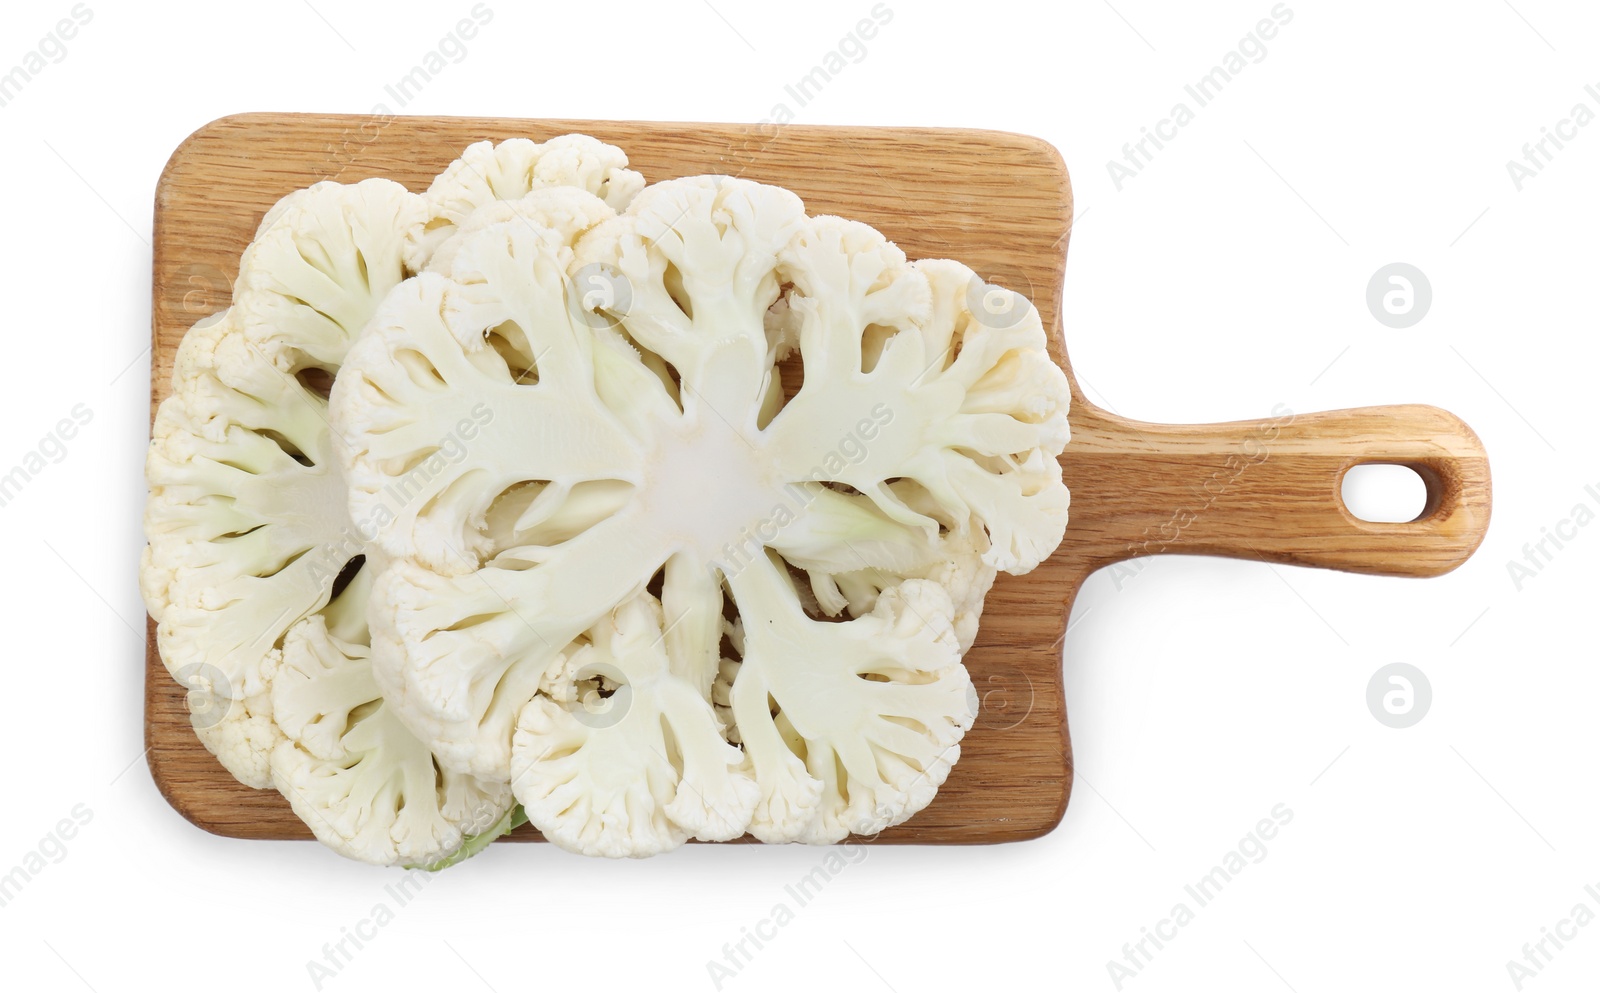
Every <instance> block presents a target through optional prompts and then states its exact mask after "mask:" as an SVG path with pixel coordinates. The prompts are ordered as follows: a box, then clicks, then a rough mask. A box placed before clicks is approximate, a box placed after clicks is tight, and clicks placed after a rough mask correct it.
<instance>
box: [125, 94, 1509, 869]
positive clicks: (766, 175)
mask: <svg viewBox="0 0 1600 993" xmlns="http://www.w3.org/2000/svg"><path fill="white" fill-rule="evenodd" d="M573 131H577V132H583V133H586V134H590V135H593V136H595V137H597V138H599V139H601V140H603V141H608V142H612V143H614V144H616V145H619V146H621V147H622V148H623V149H625V150H626V151H627V153H628V156H629V158H630V160H631V162H632V165H633V167H634V168H636V169H638V170H639V171H640V172H642V173H643V174H644V176H645V178H646V179H647V180H649V181H652V182H654V181H657V180H663V179H669V178H672V177H676V176H685V175H694V174H700V173H723V174H728V175H736V176H743V177H745V178H747V179H753V180H759V181H761V182H767V183H776V184H779V185H782V186H786V187H788V188H790V189H792V190H794V191H795V192H796V193H798V194H799V195H800V196H801V197H802V198H803V199H804V200H805V202H806V205H807V207H808V209H809V211H810V212H811V213H813V214H823V213H827V214H841V215H844V216H847V217H851V218H855V219H857V220H861V221H865V222H867V223H868V224H871V225H873V226H875V227H877V228H878V229H879V230H881V231H883V232H884V234H886V235H887V236H888V237H889V238H891V239H892V240H894V241H895V242H897V243H898V244H899V245H900V247H901V248H903V249H904V250H905V252H906V254H907V255H909V256H910V257H912V258H929V257H937V258H955V259H959V260H961V261H963V262H965V263H967V264H968V265H970V266H971V267H972V268H974V269H975V270H977V271H978V272H979V273H980V274H982V275H983V276H984V277H985V278H986V279H988V280H989V281H991V282H994V283H997V284H1000V285H1003V286H1006V287H1008V288H1011V289H1014V290H1017V291H1019V292H1021V293H1023V294H1024V295H1026V296H1028V297H1030V298H1031V299H1032V300H1033V302H1034V303H1035V304H1036V305H1037V306H1038V308H1039V312H1040V314H1041V315H1042V317H1043V319H1044V325H1045V327H1046V328H1048V329H1049V330H1050V349H1051V352H1052V354H1053V355H1054V357H1055V359H1056V361H1058V362H1060V363H1061V365H1062V366H1063V368H1066V369H1067V372H1068V375H1069V377H1070V375H1071V368H1070V367H1069V366H1068V364H1067V356H1066V352H1065V350H1064V347H1063V344H1062V336H1061V327H1060V315H1061V292H1062V275H1063V268H1064V266H1065V263H1066V250H1067V242H1068V235H1069V234H1070V232H1071V228H1072V217H1073V214H1072V192H1071V187H1070V184H1069V182H1068V178H1067V170H1066V167H1065V165H1064V164H1063V163H1062V161H1061V157H1060V155H1059V154H1057V152H1056V151H1055V149H1054V148H1052V147H1051V146H1050V145H1048V144H1046V143H1045V142H1043V141H1040V140H1038V139H1035V138H1027V137H1022V136H1019V135H1013V134H1004V133H1000V132H993V131H966V130H945V129H927V128H829V127H808V126H800V125H788V126H784V127H781V128H774V127H757V126H744V125H725V124H655V123H640V122H606V121H517V120H500V119H468V118H420V117H419V118H383V117H335V116H321V115H285V114H248V115H242V116H238V117H228V118H224V119H222V120H219V121H216V122H214V123H212V124H208V125H206V126H205V127H203V128H201V129H200V130H199V131H197V132H195V134H193V135H191V136H190V137H189V138H188V139H187V140H186V141H185V142H184V143H183V144H182V145H181V146H179V148H178V149H177V151H176V152H174V153H173V156H172V160H171V161H170V162H169V163H168V165H167V168H166V170H165V171H164V172H163V173H162V175H161V179H160V182H159V184H158V185H157V188H156V203H155V246H154V249H155V255H154V258H155V266H154V268H155V273H154V278H155V284H154V296H153V308H152V309H153V315H152V343H153V352H152V361H151V368H152V372H151V397H150V399H151V409H152V414H153V412H154V408H155V405H156V404H158V403H160V401H161V400H162V399H163V398H165V397H166V395H167V393H168V392H169V381H170V378H171V374H172V360H173V355H174V353H175V351H176V350H177V347H178V342H179V340H180V339H181V338H182V337H183V334H184V331H185V330H186V329H187V328H188V327H189V326H190V325H191V324H193V323H194V322H195V321H196V320H197V319H199V318H201V317H204V316H206V315H207V314H210V313H212V312H214V311H217V310H221V309H223V308H225V307H227V306H228V305H229V302H230V288H231V286H232V283H233V279H234V276H235V275H236V273H237V271H238V269H237V267H238V260H239V255H240V253H241V252H242V251H243V249H244V247H245V245H246V244H247V243H248V242H249V241H250V238H251V236H252V234H253V233H254V232H255V228H256V225H257V224H258V223H259V221H260V219H261V215H262V214H263V212H265V211H266V209H267V208H268V207H270V206H271V205H272V204H273V203H274V202H275V201H276V200H278V198H279V197H281V196H283V195H285V194H287V193H289V192H290V191H292V190H295V189H298V188H301V187H304V186H309V185H310V184H312V183H314V182H317V181H319V180H325V179H333V180H339V181H342V182H356V181H359V180H362V179H366V178H368V177H371V176H385V177H388V178H390V179H394V180H397V181H399V182H401V183H404V184H405V185H406V186H408V187H410V188H411V189H412V190H415V191H419V192H420V191H421V190H423V189H425V188H426V186H427V184H428V182H429V181H430V180H431V178H432V177H433V176H434V175H435V174H437V173H438V172H440V171H441V170H442V169H444V167H445V166H446V165H448V164H449V163H450V162H451V160H453V159H454V158H455V157H456V156H457V155H458V154H459V153H460V151H461V150H462V149H463V148H465V147H466V146H467V145H469V144H471V143H472V142H475V141H480V140H483V139H486V138H487V139H494V140H500V139H505V138H511V137H515V136H527V137H531V138H534V139H536V140H542V139H545V138H549V137H551V136H554V135H558V134H564V133H567V132H573ZM1072 399H1073V405H1074V406H1073V410H1072V414H1071V422H1072V442H1071V444H1070V445H1068V446H1067V451H1066V454H1065V455H1064V456H1063V458H1062V460H1061V461H1062V464H1063V467H1064V471H1065V473H1066V479H1067V483H1068V485H1069V487H1070V488H1071V491H1072V511H1071V523H1070V525H1069V527H1068V529H1067V536H1066V541H1065V542H1064V543H1063V544H1062V546H1061V548H1060V549H1059V550H1058V551H1057V552H1056V553H1055V555H1054V556H1052V557H1051V558H1050V560H1049V561H1048V562H1046V563H1044V564H1043V565H1042V566H1040V567H1039V568H1038V569H1036V570H1035V571H1034V572H1033V573H1031V574H1029V575H1027V576H1001V577H1000V579H999V581H998V582H997V583H996V584H995V587H994V591H993V592H992V593H991V594H990V596H989V599H988V602H987V604H986V606H985V607H984V613H983V625H982V630H981V633H980V634H979V636H978V641H977V644H976V645H975V646H974V647H973V649H972V651H971V652H970V653H969V654H968V655H967V660H966V662H967V667H968V669H969V670H970V672H971V674H972V679H973V681H974V683H975V684H976V685H977V688H978V693H979V696H980V697H981V698H982V700H983V705H984V709H983V712H982V714H981V716H980V717H979V719H978V722H977V726H976V727H974V728H973V730H972V731H971V733H970V734H968V735H967V738H966V740H965V741H964V742H963V744H962V751H961V760H960V762H959V764H958V765H957V766H956V767H955V769H954V771H953V772H952V773H951V775H950V778H949V780H948V782H947V783H946V784H945V786H944V788H943V789H941V790H940V791H939V795H938V797H937V799H936V800H935V801H934V802H933V804H932V805H931V806H930V807H928V808H927V809H926V810H924V811H922V812H921V813H919V814H918V815H917V816H916V817H914V818H913V819H912V820H911V821H909V822H908V823H906V824H904V825H902V826H900V827H898V828H894V829H891V830H889V831H887V832H885V833H884V834H883V835H882V836H881V837H880V840H881V841H887V842H909V843H935V842H937V843H952V842H954V843H970V842H998V841H1018V840H1023V839H1027V838H1034V837H1037V836H1039V835H1041V834H1044V833H1045V832H1047V831H1049V830H1050V829H1051V828H1053V827H1055V825H1056V824H1057V823H1058V822H1059V821H1060V820H1061V817H1062V814H1063V813H1064V812H1065V810H1066V804H1067V797H1068V795H1069V794H1070V792H1071V789H1072V746H1071V742H1070V741H1069V738H1068V734H1067V713H1066V706H1065V702H1064V700H1063V693H1062V678H1061V646H1062V642H1063V640H1064V638H1065V636H1066V624H1067V615H1068V612H1069V611H1070V610H1071V607H1072V601H1073V598H1074V597H1075V596H1076V594H1077V591H1078V587H1079V586H1080V585H1081V584H1082V583H1083V581H1084V579H1085V578H1086V577H1087V576H1088V575H1089V574H1090V573H1091V572H1093V571H1094V570H1096V569H1098V568H1101V567H1102V566H1106V565H1110V564H1112V563H1115V562H1118V561H1121V560H1124V559H1129V558H1134V557H1137V556H1141V555H1149V554H1161V553H1167V552H1187V553H1198V554H1207V555H1226V556H1233V557H1239V558H1249V559H1261V560H1266V561H1271V562H1286V563H1292V564H1295V565H1309V566H1321V567H1325V568H1330V569H1344V570H1348V571H1351V572H1366V573H1382V574H1388V575H1406V576H1436V575H1440V574H1442V573H1445V572H1448V571H1449V570H1451V569H1453V568H1455V567H1456V566H1457V565H1459V564H1461V563H1462V562H1463V561H1465V560H1466V558H1467V557H1468V556H1469V555H1471V554H1472V552H1473V550H1474V549H1475V548H1476V547H1477V546H1478V544H1479V542H1480V541H1482V539H1483V535H1484V531H1485V529H1486V528H1487V527H1488V523H1489V502H1490V501H1489V465H1488V461H1487V459H1486V458H1485V455H1484V451H1483V446H1482V445H1481V444H1480V442H1479V441H1478V438H1477V436H1476V435H1474V434H1473V433H1472V430H1471V429H1470V428H1468V427H1467V426H1466V425H1465V424H1463V423H1462V422H1461V421H1460V420H1458V419H1457V418H1455V417H1454V416H1452V415H1450V414H1448V413H1446V412H1445V411H1442V410H1438V409H1436V408H1432V407H1422V406H1397V407H1369V408H1365V409H1361V410H1345V411H1334V412H1331V413H1320V414H1289V413H1287V412H1283V411H1279V412H1277V413H1275V414H1273V415H1269V416H1268V417H1266V418H1265V419H1264V420H1261V421H1240V422H1236V423H1231V424H1213V425H1203V426H1171V425H1161V424H1146V423H1141V422H1137V421H1130V420H1126V419H1124V418H1121V417H1118V416H1115V415H1113V414H1110V413H1108V412H1106V411H1103V410H1100V409H1099V408H1097V407H1095V406H1094V405H1093V404H1091V403H1089V402H1088V401H1087V400H1086V399H1085V398H1084V396H1083V393H1082V391H1081V390H1080V389H1079V388H1078V386H1077V383H1076V382H1074V383H1073V387H1072ZM1367 462H1388V463H1399V464H1403V465H1408V466H1411V467H1412V468H1414V469H1416V470H1417V471H1418V472H1419V473H1420V474H1421V475H1422V477H1423V479H1424V480H1425V481H1426V483H1427V487H1428V501H1427V508H1426V510H1425V511H1424V513H1423V515H1422V517H1421V518H1420V519H1418V520H1416V521H1414V522H1411V523H1409V524H1372V523H1367V522H1364V521H1360V520H1357V519H1356V518H1354V517H1353V516H1351V514H1350V513H1349V512H1348V511H1346V510H1345V508H1344V506H1343V504H1342V503H1341V501H1340V498H1339V488H1340V481H1341V478H1342V476H1343V474H1344V472H1345V470H1346V469H1348V468H1350V467H1351V466H1353V465H1357V464H1361V463H1367ZM184 695H185V690H184V689H183V687H181V686H179V685H178V684H177V683H175V682H174V681H173V680H172V679H171V678H170V677H169V676H168V675H167V673H166V671H165V669H164V668H163V667H162V665H161V660H160V659H159V658H158V657H157V654H156V650H155V637H154V625H153V624H152V625H151V633H150V636H149V649H148V653H147V658H146V691H145V708H146V732H145V740H146V744H147V745H148V746H149V753H148V755H149V763H150V771H151V773H152V774H153V775H154V777H155V781H156V784H157V785H158V786H159V787H160V789H161V792H162V794H163V795H164V796H165V797H166V798H167V800H168V802H170V803H171V804H172V806H173V807H174V808H176V809H177V810H178V812H179V813H181V814H182V815H183V816H184V817H186V818H188V819H189V820H190V821H192V822H193V823H194V824H196V825H198V826H199V827H201V828H204V829H205V830H207V831H211V832H214V833H217V834H221V835H227V836H231V837H239V838H309V837H311V835H310V832H309V831H307V830H306V828H305V827H304V826H303V825H302V824H301V823H300V821H299V820H298V819H297V818H296V817H295V816H294V814H293V813H292V812H291V811H290V809H289V804H288V803H287V802H286V801H285V800H284V799H283V798H282V797H281V796H279V795H278V794H277V793H276V792H273V791H271V790H267V791H254V790H250V789H247V788H245V787H244V786H241V785H239V784H238V783H237V782H235V781H234V780H233V778H232V777H231V776H230V775H229V774H228V773H227V772H225V771H224V770H223V769H222V768H221V766H219V765H218V764H217V763H216V761H215V760H214V759H213V758H212V757H211V756H210V755H209V754H208V753H207V752H206V751H205V749H204V748H203V747H202V746H201V745H200V743H199V742H198V741H197V740H196V738H195V736H194V732H193V730H192V729H191V728H190V726H189V721H188V712H187V710H186V708H185V705H184ZM519 836H525V837H530V838H537V837H538V836H537V834H536V833H534V832H532V831H531V830H529V829H523V831H522V832H519Z"/></svg>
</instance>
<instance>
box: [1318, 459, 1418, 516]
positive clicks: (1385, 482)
mask: <svg viewBox="0 0 1600 993" xmlns="http://www.w3.org/2000/svg"><path fill="white" fill-rule="evenodd" d="M1424 471H1425V470H1424V469H1423V467H1421V466H1414V465H1408V464H1403V463H1395V462H1363V463H1361V464H1360V465H1353V466H1351V467H1350V468H1349V469H1346V470H1345V473H1344V477H1343V478H1342V479H1341V480H1340V481H1339V498H1340V500H1342V501H1343V502H1344V507H1345V510H1347V511H1349V512H1350V515H1351V516H1352V517H1355V518H1357V519H1358V520H1363V521H1366V522H1368V523H1370V524H1409V523H1411V522H1413V521H1419V520H1421V519H1422V518H1424V517H1426V516H1428V515H1429V514H1431V513H1432V512H1433V511H1434V510H1435V509H1436V508H1437V507H1438V502H1439V501H1438V498H1437V495H1436V493H1435V492H1434V490H1435V488H1434V487H1433V486H1431V485H1430V484H1429V479H1428V477H1429V476H1430V475H1433V474H1432V473H1431V472H1430V473H1428V474H1427V475H1424Z"/></svg>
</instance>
